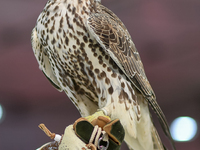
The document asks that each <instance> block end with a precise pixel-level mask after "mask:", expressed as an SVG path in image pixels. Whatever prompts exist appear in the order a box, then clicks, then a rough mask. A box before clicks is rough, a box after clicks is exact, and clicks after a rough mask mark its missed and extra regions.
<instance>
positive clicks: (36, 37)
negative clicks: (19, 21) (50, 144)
mask: <svg viewBox="0 0 200 150" xmlns="http://www.w3.org/2000/svg"><path fill="white" fill-rule="evenodd" d="M31 42H32V48H33V51H34V54H35V57H36V59H37V61H38V63H39V68H40V69H41V70H42V71H43V73H44V74H45V76H46V77H47V78H48V79H49V80H50V82H51V83H52V84H53V85H54V86H55V87H56V88H57V89H58V90H59V91H64V92H65V93H66V94H67V96H68V97H69V99H70V100H71V101H72V102H73V103H74V105H75V106H76V107H77V109H78V110H79V112H80V114H81V115H82V116H83V117H85V116H89V115H92V114H93V113H95V112H97V110H99V109H100V110H103V111H104V112H107V115H108V116H109V117H110V118H111V119H116V118H118V119H120V121H121V123H122V125H123V127H124V129H125V142H126V143H127V144H128V146H129V147H130V149H134V150H162V149H164V146H163V144H162V142H161V140H160V138H159V135H158V134H157V131H156V128H155V127H154V125H153V123H152V119H151V115H150V112H149V107H148V105H150V106H151V107H152V109H153V110H154V111H155V113H156V114H157V116H158V119H159V121H160V124H161V126H162V128H163V130H164V132H165V134H166V135H167V136H168V137H169V139H170V141H171V143H172V145H173V148H174V149H175V146H174V143H173V140H172V138H171V135H170V131H169V127H168V124H167V121H166V118H165V116H164V114H163V112H162V110H161V108H160V107H159V105H158V103H157V101H156V97H155V94H154V92H153V90H152V87H151V85H150V83H149V81H148V79H147V77H146V75H145V71H144V67H143V64H142V62H141V59H140V56H139V53H138V51H137V49H136V47H135V45H134V43H133V41H132V39H131V36H130V34H129V32H128V31H127V29H126V27H125V26H124V24H123V23H122V21H121V20H120V19H119V18H118V17H117V16H116V15H115V14H114V13H113V12H112V11H111V10H109V9H108V8H106V7H105V6H103V5H102V4H101V1H100V0H49V1H48V2H47V4H46V6H45V7H44V10H43V11H42V12H41V14H40V15H39V17H38V19H37V22H36V26H35V28H34V29H33V31H32V37H31Z"/></svg>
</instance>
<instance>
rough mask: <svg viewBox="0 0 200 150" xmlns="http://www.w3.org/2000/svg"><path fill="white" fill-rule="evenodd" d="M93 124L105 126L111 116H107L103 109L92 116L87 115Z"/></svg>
mask: <svg viewBox="0 0 200 150" xmlns="http://www.w3.org/2000/svg"><path fill="white" fill-rule="evenodd" d="M85 118H86V119H87V120H88V121H89V122H90V123H91V124H92V125H93V126H95V125H98V126H99V127H101V128H103V127H104V126H105V125H106V124H107V123H109V122H110V121H111V119H110V117H108V116H106V115H105V114H104V112H103V111H102V110H100V111H98V112H96V113H94V114H93V115H91V116H87V117H85Z"/></svg>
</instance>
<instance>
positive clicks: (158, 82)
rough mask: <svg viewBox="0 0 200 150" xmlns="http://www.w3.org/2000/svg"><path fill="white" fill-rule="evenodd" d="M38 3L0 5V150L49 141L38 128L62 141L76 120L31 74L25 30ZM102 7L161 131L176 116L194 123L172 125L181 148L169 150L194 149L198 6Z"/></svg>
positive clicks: (33, 66) (145, 3)
mask: <svg viewBox="0 0 200 150" xmlns="http://www.w3.org/2000/svg"><path fill="white" fill-rule="evenodd" d="M45 3H46V0H34V1H25V0H1V1H0V150H13V149H19V150H28V149H30V150H31V149H36V148H38V147H40V146H41V145H43V144H44V143H46V142H48V141H51V140H50V139H49V138H48V137H47V136H46V135H45V134H44V133H43V132H42V131H41V130H40V129H39V128H38V127H37V126H38V124H40V123H45V124H46V126H47V127H48V128H49V129H50V130H51V131H53V132H56V133H60V134H62V133H63V132H64V129H65V127H66V126H67V125H69V124H72V123H73V122H74V121H75V120H76V119H77V118H79V117H80V115H79V113H78V111H77V110H76V108H75V107H74V106H73V104H72V103H71V102H70V101H69V100H68V98H67V96H66V95H65V94H64V93H60V92H58V91H57V90H55V89H54V88H53V87H52V86H51V84H50V83H49V81H48V80H47V79H46V77H45V76H44V75H43V73H42V72H41V71H40V70H39V68H38V64H37V62H36V59H35V57H34V54H33V52H32V48H31V42H30V36H31V30H32V28H33V27H34V25H35V23H36V19H37V17H38V15H39V14H40V12H41V11H42V9H43V7H44V5H45ZM102 3H103V4H104V5H105V6H107V7H108V8H109V9H111V10H112V11H113V12H114V13H116V14H117V15H118V17H119V18H120V19H121V20H122V21H123V22H124V24H125V25H126V27H127V28H128V30H129V32H130V34H131V36H132V39H133V41H134V43H135V44H136V47H137V49H138V51H139V53H140V56H141V58H142V61H143V64H144V67H145V71H146V74H147V76H148V79H149V81H150V83H151V85H152V87H153V89H154V91H155V93H156V96H157V101H158V103H159V104H160V106H161V108H162V110H163V112H164V113H165V115H166V118H167V120H168V122H169V124H170V125H171V123H172V122H173V121H174V119H176V118H178V117H180V116H188V117H191V118H193V119H194V120H193V123H195V122H196V125H195V124H192V123H191V121H190V120H191V119H190V120H189V121H190V122H185V121H188V120H187V119H186V118H182V119H181V121H182V122H181V123H180V124H181V125H179V124H176V123H177V121H176V122H175V123H173V124H174V125H173V126H171V129H172V131H173V136H174V138H175V139H176V140H180V141H182V142H178V141H177V142H176V147H177V149H178V150H188V149H190V150H199V147H200V142H199V140H200V138H199V134H198V133H199V129H198V127H199V120H200V115H199V109H200V101H199V100H200V92H199V89H200V1H199V0H168V1H157V0H151V1H149V0H102ZM153 118H154V122H155V125H156V127H157V129H158V131H159V134H160V136H161V138H162V140H163V142H164V143H165V145H166V146H168V147H169V149H171V147H170V144H169V142H168V140H167V139H166V137H165V136H164V134H163V132H162V129H161V127H160V125H159V123H158V121H157V119H156V117H155V115H154V114H153ZM177 126H178V129H177V128H176V127H177ZM185 126H186V127H185ZM195 127H197V128H195ZM181 129H183V130H181ZM187 129H190V130H189V131H187ZM195 129H196V130H195ZM174 131H176V132H179V133H178V135H181V137H177V136H176V132H174ZM185 133H187V134H188V135H185ZM193 136H194V138H192V137H193ZM189 137H190V138H189ZM181 138H182V139H181ZM122 149H123V150H127V147H126V146H125V145H124V146H123V148H122Z"/></svg>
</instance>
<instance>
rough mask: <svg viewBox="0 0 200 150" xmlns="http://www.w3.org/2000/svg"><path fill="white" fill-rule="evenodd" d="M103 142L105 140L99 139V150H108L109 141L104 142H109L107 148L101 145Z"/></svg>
mask: <svg viewBox="0 0 200 150" xmlns="http://www.w3.org/2000/svg"><path fill="white" fill-rule="evenodd" d="M102 140H103V138H102V137H100V138H99V141H98V146H97V147H98V149H99V150H107V149H108V146H109V141H104V142H107V145H106V147H105V146H103V145H100V142H101V141H102Z"/></svg>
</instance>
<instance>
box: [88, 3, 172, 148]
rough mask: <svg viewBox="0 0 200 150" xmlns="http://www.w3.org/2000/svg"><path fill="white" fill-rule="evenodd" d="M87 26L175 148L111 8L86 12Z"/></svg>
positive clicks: (138, 61) (132, 47) (128, 39)
mask: <svg viewBox="0 0 200 150" xmlns="http://www.w3.org/2000/svg"><path fill="white" fill-rule="evenodd" d="M87 25H88V29H89V31H90V32H91V33H92V35H93V36H94V37H95V39H96V40H97V41H98V42H99V44H100V45H101V46H102V47H103V48H104V50H105V51H106V52H107V53H109V54H110V56H111V58H112V59H113V60H114V61H115V62H116V64H117V65H118V66H119V67H120V69H121V70H122V71H123V72H124V73H125V74H126V76H127V77H128V78H129V79H130V81H131V82H132V83H133V84H134V85H135V86H136V88H137V89H138V90H139V91H140V92H141V93H142V94H143V95H144V97H145V98H146V99H147V101H148V102H149V104H150V105H151V106H152V108H153V110H154V111H155V113H156V114H157V116H158V119H159V121H160V124H161V126H162V128H163V130H164V132H165V134H166V135H167V136H168V137H169V139H170V140H171V143H172V145H173V147H174V149H175V146H174V142H173V140H172V137H171V134H170V131H169V127H168V124H167V121H166V118H165V116H164V114H163V112H162V110H161V108H160V107H159V105H158V103H157V101H156V98H155V94H154V92H153V89H152V88H151V85H150V83H149V81H148V80H147V77H146V75H145V72H144V67H143V64H142V62H141V59H140V56H139V53H138V51H137V49H136V47H135V45H134V43H133V42H132V39H131V36H130V34H129V33H128V31H127V29H126V27H125V26H124V24H123V23H122V22H121V20H120V19H119V18H118V17H117V16H116V15H115V14H114V13H113V12H112V11H110V10H109V9H107V8H106V7H104V6H103V5H101V4H99V3H97V5H96V13H92V14H91V15H90V18H88V21H87Z"/></svg>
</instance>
